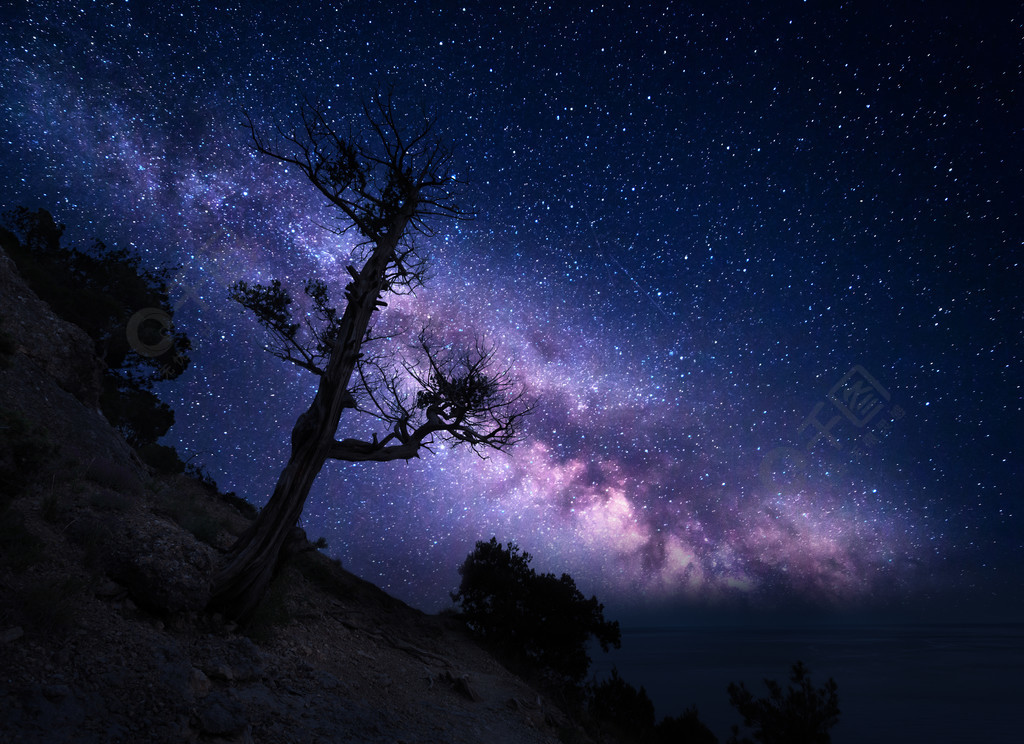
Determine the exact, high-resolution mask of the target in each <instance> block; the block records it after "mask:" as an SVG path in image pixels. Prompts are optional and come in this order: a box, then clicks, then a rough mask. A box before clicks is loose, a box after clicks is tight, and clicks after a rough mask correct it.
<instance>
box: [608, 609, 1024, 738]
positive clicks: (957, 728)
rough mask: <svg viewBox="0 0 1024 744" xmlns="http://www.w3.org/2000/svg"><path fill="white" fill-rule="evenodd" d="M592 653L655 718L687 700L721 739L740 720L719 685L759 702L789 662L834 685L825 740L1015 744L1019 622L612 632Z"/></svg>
mask: <svg viewBox="0 0 1024 744" xmlns="http://www.w3.org/2000/svg"><path fill="white" fill-rule="evenodd" d="M591 658H592V659H593V660H594V663H593V664H592V666H591V672H593V673H595V674H596V676H597V678H598V679H601V678H603V677H606V676H607V675H608V674H609V673H610V671H611V669H612V667H613V666H614V667H615V668H617V669H618V672H619V674H620V676H621V677H623V678H624V679H625V680H626V681H627V682H629V683H630V684H632V685H633V686H634V687H637V688H639V687H641V686H643V687H644V689H645V690H646V691H647V694H648V696H649V697H650V698H651V700H652V701H653V702H654V705H655V709H656V713H657V716H658V719H659V720H660V719H661V718H662V717H664V716H668V715H680V714H681V713H682V712H683V711H684V710H685V709H686V708H687V707H689V706H694V705H695V706H696V707H697V709H698V711H699V714H700V718H701V720H702V721H703V722H704V723H705V724H706V725H707V726H708V727H709V728H711V730H712V731H713V732H714V733H715V735H716V736H717V737H718V739H719V741H721V742H723V743H724V742H725V741H726V740H727V739H728V738H729V734H730V730H731V726H732V725H733V724H740V723H741V721H740V718H739V715H738V714H737V713H736V711H735V710H734V709H733V708H732V707H731V706H730V704H729V696H728V693H727V691H726V690H727V687H728V685H729V683H730V682H741V681H742V682H745V683H746V686H747V687H748V688H749V689H750V690H751V691H752V692H753V693H754V694H755V696H761V695H764V694H766V690H765V687H764V683H763V680H764V679H765V678H768V679H775V680H778V681H780V682H788V681H789V673H790V670H791V668H792V665H793V663H794V662H796V661H797V660H799V661H802V662H803V663H804V664H805V665H806V666H807V667H808V668H809V669H810V673H811V680H812V681H813V682H814V683H815V684H820V683H823V682H824V681H826V680H827V679H828V678H829V677H831V678H833V679H834V680H835V681H836V683H837V685H838V693H839V708H840V718H839V723H838V724H837V725H836V726H835V728H833V729H832V742H833V744H866V743H868V742H870V743H873V744H887V743H888V742H892V744H961V743H963V744H979V743H982V742H983V743H984V744H999V743H1001V742H1007V743H1010V742H1024V689H1022V688H1024V624H1013V625H970V624H957V625H942V624H929V625H873V626H852V627H828V628H806V627H801V628H778V627H773V628H759V629H752V628H750V627H686V628H633V629H630V628H623V630H622V648H621V649H618V650H612V651H611V652H609V653H607V654H605V653H602V652H601V651H600V649H595V651H594V652H592V653H591Z"/></svg>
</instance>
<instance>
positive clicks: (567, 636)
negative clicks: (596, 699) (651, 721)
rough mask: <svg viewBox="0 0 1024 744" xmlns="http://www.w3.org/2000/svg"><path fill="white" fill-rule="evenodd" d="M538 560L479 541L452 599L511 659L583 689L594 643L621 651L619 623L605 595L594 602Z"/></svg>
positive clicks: (512, 547)
mask: <svg viewBox="0 0 1024 744" xmlns="http://www.w3.org/2000/svg"><path fill="white" fill-rule="evenodd" d="M531 560H532V557H531V556H530V554H529V553H520V552H519V547H518V546H517V545H515V544H514V543H509V546H508V548H505V547H503V546H502V545H501V544H500V543H499V542H498V540H497V538H494V537H492V538H491V540H490V542H478V543H477V544H476V550H475V551H474V552H473V553H471V554H470V555H469V556H467V558H466V560H465V562H464V563H463V564H462V566H461V567H460V568H459V573H460V574H461V575H462V582H461V584H460V586H459V590H458V591H457V592H455V593H453V594H452V595H451V596H452V600H453V601H455V602H457V603H461V616H462V618H463V620H464V621H465V623H466V625H467V626H468V627H469V628H470V630H472V631H473V632H474V633H475V634H476V635H477V636H479V637H480V638H481V639H483V640H484V641H486V642H487V643H488V644H489V645H491V646H492V647H493V648H495V650H497V651H498V652H499V653H501V654H502V655H503V656H505V657H506V658H511V659H513V660H515V661H518V662H519V663H521V664H523V665H524V666H525V667H527V668H530V669H533V670H535V671H537V672H540V674H541V676H543V677H545V678H547V679H548V681H550V682H553V683H555V686H556V687H559V688H562V689H569V688H578V687H579V685H580V683H581V682H582V681H583V679H584V677H586V674H587V669H588V668H589V667H590V657H589V656H588V655H587V643H588V641H589V640H590V638H591V637H593V638H595V639H596V640H597V641H598V642H599V643H600V644H601V648H602V649H603V650H605V651H607V650H608V648H609V646H614V647H615V648H618V647H619V646H620V643H621V641H620V638H621V634H620V631H619V624H618V623H617V622H607V621H606V620H605V619H604V605H602V604H599V603H598V601H597V597H591V598H590V599H586V598H585V597H584V596H583V594H582V593H581V592H580V590H579V589H577V588H576V583H575V582H574V581H573V579H572V577H571V576H569V575H568V574H562V576H561V578H556V577H555V575H554V574H537V573H536V572H535V571H534V570H533V569H532V568H530V565H529V564H530V561H531Z"/></svg>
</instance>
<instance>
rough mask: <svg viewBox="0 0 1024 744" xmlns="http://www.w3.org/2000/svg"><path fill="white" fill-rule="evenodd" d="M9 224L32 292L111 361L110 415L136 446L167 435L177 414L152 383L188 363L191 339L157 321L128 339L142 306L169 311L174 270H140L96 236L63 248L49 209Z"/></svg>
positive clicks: (5, 241) (105, 406) (106, 392)
mask: <svg viewBox="0 0 1024 744" xmlns="http://www.w3.org/2000/svg"><path fill="white" fill-rule="evenodd" d="M4 221H5V223H6V225H7V226H8V227H9V228H11V229H10V230H8V229H4V228H0V242H2V245H3V248H4V250H5V251H7V253H8V254H9V255H10V256H11V258H12V259H13V260H14V262H15V264H16V265H17V267H18V271H19V272H20V273H21V275H22V277H23V278H24V279H25V281H26V282H27V283H28V285H29V286H30V287H31V288H32V291H33V292H35V293H36V294H37V295H38V296H39V297H40V298H41V299H42V300H44V301H45V302H47V303H48V304H49V305H50V307H51V308H53V311H54V312H55V313H56V314H57V315H58V316H60V317H61V318H63V319H64V320H66V321H68V322H70V323H74V324H75V325H77V326H79V327H80V328H82V329H83V330H84V331H85V332H86V333H87V334H88V335H89V337H90V338H91V339H92V340H93V342H94V344H95V351H96V354H97V356H98V357H99V358H100V359H101V360H102V361H103V362H104V363H105V364H106V365H107V370H106V373H105V378H104V386H103V393H102V397H101V401H100V402H101V408H102V410H103V413H104V415H105V416H106V417H107V420H108V421H110V423H111V424H112V425H113V426H115V427H116V428H117V429H119V430H120V431H121V432H122V434H124V435H125V438H126V439H127V440H128V442H129V443H130V444H132V445H133V446H136V447H138V446H141V445H142V444H145V443H146V442H153V441H155V440H156V439H158V438H159V437H161V436H163V434H165V433H166V432H167V430H168V429H169V428H170V426H171V425H172V424H173V423H174V416H173V414H172V413H171V411H170V409H169V408H168V407H167V406H166V405H164V404H162V403H160V402H159V400H158V399H157V397H156V396H155V395H154V394H153V393H152V385H153V382H154V380H156V379H172V378H174V377H178V376H179V375H180V374H181V373H182V372H183V371H184V370H185V369H186V368H187V367H188V362H189V360H188V356H187V355H186V353H185V352H187V351H188V350H189V349H190V348H191V342H190V341H189V338H188V336H186V335H185V334H184V333H181V332H179V331H176V330H174V329H173V328H165V327H164V326H163V325H162V324H161V323H160V322H159V321H158V320H154V319H153V318H150V319H149V320H144V321H142V322H141V323H138V325H137V326H133V328H134V330H133V332H134V333H135V334H137V338H136V339H130V338H129V335H130V334H129V322H130V321H131V320H132V318H133V316H135V315H136V313H137V312H139V311H143V310H153V311H156V312H155V314H156V315H158V316H160V317H166V318H169V317H170V316H171V314H172V308H171V304H170V299H169V296H168V287H167V279H168V275H169V271H168V270H166V269H158V270H150V269H146V268H143V266H142V264H141V261H140V260H139V258H138V257H137V256H135V255H134V254H132V253H131V252H129V251H128V250H126V249H123V248H120V249H115V248H110V247H108V246H107V245H105V244H104V243H102V242H99V241H96V242H95V243H94V244H93V245H92V247H90V248H89V249H86V250H81V249H77V248H66V247H64V246H62V245H61V240H62V237H63V234H64V225H61V224H58V223H56V222H54V219H53V216H52V215H51V214H50V213H49V212H47V211H46V210H45V209H39V210H36V211H35V212H33V211H30V210H28V209H26V208H25V207H18V208H17V209H15V210H12V211H10V212H7V213H6V214H5V215H4ZM12 230H13V232H12ZM133 340H134V343H133ZM143 345H144V346H143ZM139 346H142V348H143V351H145V350H146V349H147V348H149V349H155V348H162V347H163V346H166V347H167V348H166V349H165V350H163V351H161V352H160V353H158V354H156V355H150V354H148V353H140V351H139V350H138V348H137V347H139Z"/></svg>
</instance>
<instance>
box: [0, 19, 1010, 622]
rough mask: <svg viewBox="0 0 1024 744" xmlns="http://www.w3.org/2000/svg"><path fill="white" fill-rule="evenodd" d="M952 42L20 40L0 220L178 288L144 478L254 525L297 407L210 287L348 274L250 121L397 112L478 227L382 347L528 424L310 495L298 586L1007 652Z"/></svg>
mask: <svg viewBox="0 0 1024 744" xmlns="http://www.w3.org/2000/svg"><path fill="white" fill-rule="evenodd" d="M968 5H969V6H970V7H963V6H964V4H958V5H956V6H954V5H953V4H946V3H930V2H929V3H923V2H918V3H907V4H902V5H901V9H900V10H892V9H886V8H885V7H884V6H883V5H881V4H874V3H818V2H793V3H787V2H774V3H764V4H759V3H728V4H726V3H710V2H703V3H702V2H697V3H663V4H650V5H646V4H636V3H633V4H624V3H617V2H604V3H590V2H586V3H549V4H545V3H519V2H510V3H505V4H501V5H500V6H498V5H492V4H490V3H480V2H469V1H467V2H462V3H449V2H411V3H402V2H398V3H389V4H384V3H370V2H337V3H332V4H329V5H328V4H324V5H321V4H317V3H308V2H296V3H289V4H277V3H248V2H246V3H242V2H227V3H220V2H218V3H207V2H203V3H200V2H181V1H180V0H165V1H164V2H160V3H140V2H135V1H134V0H128V1H127V2H116V3H114V2H111V3H104V2H90V3H81V2H50V3H32V4H22V3H18V4H16V5H15V6H13V8H9V9H7V10H4V12H3V14H2V15H3V18H4V20H3V21H0V45H2V46H0V48H2V70H0V104H2V105H0V163H2V169H0V194H2V200H0V201H2V206H3V208H4V209H9V208H11V207H13V206H16V205H19V204H21V205H26V206H28V207H30V208H36V207H46V208H48V209H50V210H51V211H52V212H53V213H54V214H55V216H56V218H57V219H58V221H62V222H64V223H66V224H67V226H68V231H67V236H68V238H69V240H70V241H71V242H76V241H78V242H79V243H82V244H85V243H88V242H89V241H91V239H92V238H95V237H99V238H101V239H103V240H104V241H106V242H108V243H110V244H114V245H118V246H131V247H133V248H134V249H136V250H138V251H139V252H140V253H141V254H142V255H143V256H144V257H145V259H146V261H147V262H149V263H151V264H152V265H154V266H155V265H174V266H178V267H180V268H178V269H176V271H175V272H174V273H173V276H174V282H173V289H172V300H173V302H174V303H175V305H176V308H177V311H176V314H175V319H176V323H177V325H178V327H179V328H181V329H182V330H184V331H185V332H187V333H188V334H189V336H190V337H191V338H192V339H193V343H194V345H195V347H196V349H195V352H194V354H193V365H192V367H191V368H190V369H189V370H188V371H187V372H186V373H185V374H184V375H182V376H181V377H180V378H179V379H177V380H174V381H169V382H163V383H160V384H159V386H158V389H159V392H160V394H161V396H162V397H163V398H164V399H165V400H166V401H168V402H169V403H170V404H171V405H172V407H173V408H174V410H175V412H176V416H177V422H176V424H175V426H174V428H173V429H172V430H171V432H170V433H169V434H168V436H167V437H166V439H165V440H164V441H165V443H168V444H173V445H175V446H176V447H177V448H178V449H179V451H180V452H181V453H182V454H183V456H184V457H192V458H194V459H193V462H201V463H203V464H204V465H205V466H206V468H207V469H208V470H209V472H210V473H211V474H212V475H213V477H214V478H215V479H216V481H217V483H218V484H219V485H220V486H221V488H222V489H223V490H233V491H236V492H237V493H239V494H240V495H243V496H245V497H246V498H247V499H249V500H250V501H252V502H253V503H255V504H258V505H259V504H262V503H265V501H266V499H267V498H268V496H269V493H270V492H271V490H272V488H273V483H274V481H275V480H276V477H277V474H278V473H279V471H280V469H281V467H282V466H283V464H284V462H285V461H286V457H287V444H288V440H289V432H290V429H291V426H292V424H293V423H294V420H295V418H296V416H297V415H298V413H299V412H301V411H302V410H303V409H304V408H305V407H306V406H307V405H308V403H309V401H310V399H311V397H312V395H313V392H314V390H315V384H316V380H315V378H313V377H311V376H310V375H309V374H308V373H306V372H304V371H302V370H300V369H298V368H295V367H289V366H288V365H286V364H285V363H284V362H280V361H278V360H276V359H274V358H273V357H271V356H270V355H269V354H267V353H266V352H265V351H264V350H263V344H264V342H265V340H266V339H265V337H264V336H263V335H262V333H261V331H260V329H259V328H258V326H257V325H256V323H255V321H254V320H253V319H252V318H251V317H250V316H248V315H247V314H246V312H245V311H244V310H243V309H242V308H240V307H239V306H237V305H234V304H232V303H231V302H229V301H228V300H227V287H228V286H229V285H230V284H231V283H232V282H234V281H235V280H237V279H245V280H247V281H250V282H252V281H262V282H269V281H270V279H272V278H280V279H281V280H282V281H283V282H284V283H285V284H286V285H287V286H289V287H291V288H292V290H293V291H294V292H296V293H299V292H300V288H301V286H302V283H303V281H304V280H305V278H306V277H309V276H318V277H320V278H322V279H324V280H325V281H327V282H328V284H329V285H330V286H332V287H333V288H334V289H335V290H336V291H337V290H338V289H340V287H341V286H343V285H344V283H345V278H344V266H345V265H346V263H347V261H348V257H349V255H350V253H351V250H352V247H353V246H352V241H351V240H350V239H349V238H347V237H346V238H339V237H337V236H336V235H334V234H332V233H331V232H329V231H327V230H325V229H324V227H323V226H324V225H330V224H332V221H333V220H335V219H336V215H335V214H333V213H332V212H331V210H330V209H329V208H328V206H327V205H326V204H325V203H324V202H323V200H322V199H320V198H318V196H317V194H316V193H315V192H314V191H313V189H312V188H311V187H310V185H309V184H308V183H307V182H304V181H303V180H302V178H301V177H300V176H299V175H298V174H297V173H295V172H292V171H289V170H288V169H287V168H285V167H282V166H281V165H280V164H277V163H274V162H272V161H270V160H268V159H266V158H265V157H262V156H259V155H257V154H256V153H254V152H253V150H252V148H251V147H250V146H249V141H248V139H247V132H246V131H245V130H244V129H243V128H242V127H241V124H242V123H243V121H244V116H243V111H245V110H248V111H250V112H251V113H252V115H253V116H254V118H255V119H256V120H257V121H258V122H260V123H261V124H262V125H264V126H267V125H270V124H271V123H273V122H281V123H283V124H285V125H288V124H289V123H290V122H294V121H295V115H296V111H297V106H298V104H299V103H300V102H301V100H302V99H303V97H304V96H309V97H311V98H315V99H317V100H322V101H324V102H326V103H327V104H328V105H330V107H331V109H330V110H331V112H332V114H334V115H335V116H336V117H337V119H338V121H339V122H344V123H352V124H358V116H357V114H358V112H359V111H360V106H361V104H362V102H363V101H365V100H366V99H367V98H368V97H369V96H370V95H371V94H372V93H373V92H374V91H375V90H378V89H380V88H381V87H382V86H394V88H395V91H396V93H395V95H396V101H397V102H398V103H399V104H400V105H402V106H404V110H406V111H413V110H418V108H417V107H419V106H420V105H421V104H426V105H427V107H429V108H430V109H431V110H432V111H433V112H434V113H435V114H436V115H437V117H438V125H437V126H438V131H439V132H440V133H441V134H442V135H443V136H444V137H445V139H446V140H447V141H448V142H450V143H451V145H452V147H453V149H454V150H455V153H456V171H457V173H458V175H459V176H460V177H461V178H464V179H465V180H467V181H468V182H469V184H470V189H469V191H468V192H467V198H466V204H467V205H468V206H471V207H473V208H474V209H476V211H477V212H478V214H479V216H478V218H477V219H476V220H475V221H473V222H470V223H459V224H455V223H448V224H440V225H438V228H439V230H438V235H437V236H436V238H434V239H433V240H432V242H431V243H430V245H429V249H430V254H431V257H432V260H433V266H434V278H433V279H432V281H430V283H429V284H428V285H427V286H426V287H424V288H423V289H421V290H419V291H418V292H417V293H416V294H415V295H413V296H409V297H403V298H399V299H396V300H395V301H393V302H392V303H391V305H390V307H388V308H387V309H386V310H385V312H384V313H383V315H382V318H381V320H380V322H381V323H384V324H394V325H393V327H400V326H401V325H402V324H403V323H404V324H408V325H410V327H411V326H412V325H415V324H422V323H425V322H428V321H429V322H430V323H431V324H432V326H433V327H434V328H435V329H437V330H438V331H439V332H441V333H442V334H444V335H445V336H446V337H448V338H452V339H455V338H463V337H465V336H467V335H474V334H477V335H482V336H483V337H484V338H485V339H486V340H487V341H489V342H491V343H493V344H494V345H495V346H496V348H497V349H498V354H499V357H500V358H501V359H508V360H510V361H512V362H513V363H514V365H515V369H516V371H517V373H518V375H519V376H520V378H521V379H522V380H523V382H524V384H525V385H526V386H527V387H528V388H529V390H530V391H531V393H532V394H534V395H535V396H536V397H537V398H538V400H539V408H538V411H537V413H536V414H535V415H533V416H532V417H531V419H530V421H529V423H528V426H527V430H526V435H525V439H524V441H523V442H522V444H521V445H520V446H518V447H517V448H516V449H515V450H513V451H512V452H511V454H510V455H508V456H507V455H504V454H500V453H499V454H495V455H493V456H491V457H490V458H489V459H487V460H481V459H479V458H478V457H476V456H474V455H473V454H472V453H471V452H469V451H467V450H465V449H464V448H457V449H448V448H445V447H438V448H436V451H435V453H434V454H433V455H425V456H424V457H423V458H422V459H421V460H418V461H413V462H411V463H404V462H399V463H386V464H344V463H337V462H328V463H327V465H326V466H325V468H324V470H323V471H322V473H321V475H320V478H319V480H318V481H317V483H316V485H315V487H314V491H313V493H312V494H311V497H310V499H309V502H308V503H307V506H306V511H305V513H304V515H303V517H302V523H303V525H304V526H305V527H306V529H307V531H308V532H309V534H310V536H311V537H315V536H320V535H322V536H324V537H326V538H327V539H328V542H329V546H330V547H329V551H328V552H330V553H331V554H332V555H334V556H336V557H338V558H340V559H341V560H342V562H343V563H344V565H345V566H346V567H347V568H349V569H350V570H352V571H354V572H356V573H357V574H359V575H361V576H363V577H365V578H367V579H369V580H371V581H373V582H375V583H377V584H378V585H380V586H382V587H383V588H385V589H386V590H387V591H389V592H390V593H392V594H394V595H395V596H398V597H400V598H402V599H405V600H406V601H408V602H410V603H412V604H414V605H415V606H418V607H421V608H423V609H426V610H430V611H433V610H437V609H440V608H442V607H444V606H447V605H448V604H450V602H449V600H448V596H447V593H448V591H449V590H452V589H454V588H455V587H456V586H457V584H458V580H459V577H458V574H457V566H458V564H459V563H460V562H461V561H462V559H463V558H464V557H465V556H466V555H467V554H468V553H469V552H470V551H471V550H472V548H473V544H474V542H475V541H476V540H479V539H488V538H490V536H492V535H496V536H497V537H498V539H499V540H501V541H503V542H504V541H508V540H513V541H516V542H518V543H519V544H520V545H521V546H522V547H523V549H525V550H527V551H529V552H530V553H531V554H533V555H534V564H533V565H534V567H535V568H537V569H538V570H542V571H553V572H556V573H561V572H562V571H567V572H569V573H570V574H571V575H572V576H573V577H574V578H575V579H576V580H577V583H578V584H579V585H580V586H581V588H582V589H583V590H584V591H585V592H586V593H587V594H588V595H589V594H591V593H596V594H598V596H599V598H600V599H602V600H603V601H604V602H605V603H606V605H607V606H608V611H609V613H610V614H611V615H612V616H613V617H622V616H626V617H643V618H659V619H661V620H663V621H665V622H685V621H686V620H687V619H688V618H692V617H697V616H700V615H701V613H713V612H717V611H722V612H738V613H741V614H742V615H743V616H744V617H754V618H756V617H759V616H761V615H762V614H768V613H774V612H790V613H819V612H826V613H835V614H838V615H843V614H844V613H845V614H848V615H854V614H856V613H858V612H864V611H876V610H877V611H882V612H889V613H894V614H899V613H905V612H921V613H924V614H925V615H926V616H932V615H930V613H931V614H933V613H935V612H941V613H942V617H943V618H948V617H953V616H956V615H958V614H959V615H962V616H964V617H982V616H984V617H1013V618H1019V617H1021V616H1022V609H1024V607H1022V603H1021V600H1020V597H1021V596H1024V592H1022V589H1024V581H1022V579H1021V575H1020V571H1019V569H1020V563H1021V560H1020V556H1021V551H1022V548H1024V529H1022V518H1024V515H1022V514H1021V510H1022V504H1021V496H1022V487H1021V482H1022V480H1024V468H1022V457H1021V454H1022V453H1021V438H1020V434H1019V431H1020V427H1021V421H1022V404H1021V379H1022V358H1024V350H1022V345H1021V329H1022V307H1024V303H1022V298H1021V289H1020V287H1021V286H1024V276H1022V272H1021V266H1020V261H1021V255H1022V253H1021V248H1022V236H1024V230H1022V215H1021V196H1020V195H1021V193H1022V191H1024V183H1022V181H1024V179H1022V178H1021V170H1020V164H1021V163H1022V162H1024V152H1022V150H1024V147H1022V144H1021V143H1022V137H1021V135H1022V123H1024V116H1022V104H1021V100H1022V98H1021V92H1022V91H1021V87H1022V60H1024V54H1022V52H1024V49H1022V46H1024V43H1022V41H1021V40H1022V38H1024V33H1022V26H1024V23H1022V14H1021V13H1020V11H1019V9H1018V10H1017V11H1016V14H1015V15H1014V14H1013V13H1011V11H1010V10H1008V8H1009V6H1010V5H1012V4H1002V3H994V4H991V5H993V6H1001V7H1003V8H1004V10H1002V11H999V10H984V9H983V8H982V7H980V6H981V4H977V3H975V4H968ZM337 294H339V295H340V292H338V293H337ZM348 425H353V426H355V425H356V424H355V423H354V422H350V421H349V420H348V419H343V421H342V426H343V427H346V426H348Z"/></svg>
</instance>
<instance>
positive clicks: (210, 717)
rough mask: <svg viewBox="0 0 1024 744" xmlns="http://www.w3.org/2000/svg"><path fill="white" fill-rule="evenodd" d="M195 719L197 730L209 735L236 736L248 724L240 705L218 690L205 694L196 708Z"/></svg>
mask: <svg viewBox="0 0 1024 744" xmlns="http://www.w3.org/2000/svg"><path fill="white" fill-rule="evenodd" d="M196 720H197V722H198V726H199V730H200V731H201V732H202V733H204V734H208V735H211V736H236V735H238V734H241V733H242V732H243V731H245V729H246V727H247V726H248V725H249V722H248V721H247V720H246V717H245V709H244V708H243V707H242V705H241V704H240V703H238V702H237V701H235V700H232V699H231V698H229V697H228V696H226V695H224V694H222V693H219V692H211V693H210V694H209V695H207V696H206V698H205V699H204V700H203V702H202V704H201V705H200V706H199V708H198V709H197V710H196Z"/></svg>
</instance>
